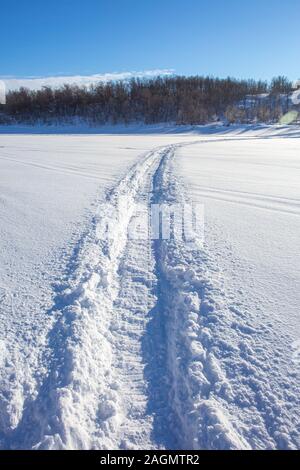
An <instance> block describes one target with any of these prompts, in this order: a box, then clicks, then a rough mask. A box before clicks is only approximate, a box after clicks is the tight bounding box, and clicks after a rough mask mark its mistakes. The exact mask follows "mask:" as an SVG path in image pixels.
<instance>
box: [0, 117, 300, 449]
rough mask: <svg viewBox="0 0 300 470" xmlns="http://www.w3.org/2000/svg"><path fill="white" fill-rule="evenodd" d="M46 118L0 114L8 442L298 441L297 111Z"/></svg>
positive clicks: (0, 409) (188, 444) (0, 302)
mask: <svg viewBox="0 0 300 470" xmlns="http://www.w3.org/2000/svg"><path fill="white" fill-rule="evenodd" d="M20 132H23V134H21V133H20ZM50 132H51V134H50V133H49V129H48V130H47V129H43V128H40V129H39V128H36V129H34V134H30V131H29V130H28V129H21V130H20V128H4V127H2V128H1V129H0V220H1V225H0V237H1V238H0V369H1V379H0V380H1V383H0V444H1V447H2V448H4V449H7V448H42V449H45V448H50V449H57V448H67V449H72V448H75V449H80V448H84V449H89V448H98V449H103V448H121V449H124V448H151V447H152V448H161V447H166V448H189V449H190V448H208V449H210V448H214V449H223V448H225V449H239V448H253V449H255V448H262V449H265V448H299V447H300V429H299V422H300V421H299V418H300V404H299V398H300V386H299V373H300V357H299V356H300V352H299V351H300V318H299V303H300V298H299V297H300V295H299V285H300V282H299V281H300V268H299V266H300V259H299V258H300V255H299V241H298V240H299V235H300V189H299V188H300V160H299V159H300V140H299V137H300V130H299V128H296V127H291V128H283V127H274V128H270V127H265V128H264V127H259V128H256V129H255V128H248V129H247V128H238V127H233V128H222V127H217V128H213V127H204V128H193V129H188V128H174V127H168V128H163V127H155V126H154V127H152V128H146V127H140V128H132V129H131V128H122V127H120V128H118V127H117V128H108V129H107V128H106V129H105V130H102V133H99V134H98V135H97V132H99V131H97V130H93V131H90V130H87V129H85V130H82V129H79V128H78V129H76V128H74V129H72V128H69V129H67V128H62V129H59V130H55V129H51V130H50ZM145 201H146V203H147V204H151V203H156V204H164V203H171V204H173V203H182V202H185V201H189V202H195V203H196V202H198V203H204V206H205V245H204V247H202V246H200V245H199V247H198V248H197V247H193V248H190V247H187V246H185V244H184V242H182V243H181V242H176V241H169V242H168V241H164V242H160V241H151V240H142V241H132V240H128V239H127V233H128V227H129V225H130V223H131V221H132V220H133V219H134V218H135V216H136V213H137V210H138V204H139V203H145ZM107 202H109V203H110V205H115V206H118V207H120V204H122V211H121V216H120V219H119V221H118V224H117V225H116V227H115V231H114V236H113V239H112V240H110V242H109V244H108V245H107V244H104V243H102V241H101V240H100V241H99V239H98V238H97V227H98V225H99V224H100V223H103V221H109V218H110V216H111V214H110V212H109V210H108V209H107V204H106V203H107Z"/></svg>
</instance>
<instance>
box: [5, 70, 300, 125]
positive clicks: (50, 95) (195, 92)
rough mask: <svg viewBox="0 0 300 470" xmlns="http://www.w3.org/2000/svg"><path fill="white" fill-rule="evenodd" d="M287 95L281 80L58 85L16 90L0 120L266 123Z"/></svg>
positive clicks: (282, 106)
mask: <svg viewBox="0 0 300 470" xmlns="http://www.w3.org/2000/svg"><path fill="white" fill-rule="evenodd" d="M292 90H293V86H292V83H291V82H289V80H287V79H286V78H285V77H278V78H276V79H274V80H273V81H272V82H271V83H268V82H265V81H255V80H235V79H232V78H227V79H218V78H211V77H199V76H196V77H180V76H175V77H158V78H155V79H150V80H142V79H132V80H130V81H118V82H109V83H98V84H96V85H92V86H90V87H79V86H75V85H64V86H62V87H61V88H57V89H54V88H50V87H43V88H42V89H40V90H34V91H32V90H29V89H26V88H20V89H19V90H17V91H10V92H9V93H8V94H7V100H6V105H5V106H2V109H1V112H2V113H1V116H2V118H1V119H2V121H3V120H10V121H13V122H26V123H32V124H34V123H36V122H38V121H39V122H43V123H53V122H62V121H74V119H81V120H84V121H87V122H88V123H89V124H91V125H94V124H105V123H113V124H115V123H130V122H144V123H146V124H152V123H159V122H176V123H177V124H204V123H207V122H211V121H216V120H220V119H227V121H228V122H238V121H239V122H244V121H253V120H255V119H259V120H261V121H267V120H270V121H272V120H276V119H278V117H279V116H280V114H283V113H284V112H286V109H288V108H289V99H288V94H289V93H290V92H291V91H292ZM283 95H284V96H285V97H287V98H283Z"/></svg>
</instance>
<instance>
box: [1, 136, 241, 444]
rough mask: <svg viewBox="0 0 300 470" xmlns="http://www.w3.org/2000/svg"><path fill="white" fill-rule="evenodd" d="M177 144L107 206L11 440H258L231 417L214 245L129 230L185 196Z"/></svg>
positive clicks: (141, 167)
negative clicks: (219, 345) (220, 350)
mask: <svg viewBox="0 0 300 470" xmlns="http://www.w3.org/2000/svg"><path fill="white" fill-rule="evenodd" d="M187 144H188V143H186V145H187ZM181 145H182V144H181ZM177 147H178V146H176V145H171V146H167V147H161V148H158V149H154V150H153V151H152V152H150V153H149V154H147V155H146V156H144V157H143V158H142V159H141V160H140V161H139V162H138V163H136V165H134V166H133V167H132V169H131V170H130V171H129V172H128V174H127V175H126V176H125V178H124V179H122V180H121V181H120V182H119V183H118V184H117V185H116V187H115V188H113V189H112V190H111V191H110V193H109V194H108V195H107V200H106V201H105V203H101V204H100V206H99V208H98V211H97V214H96V215H95V218H94V221H93V226H92V227H91V230H90V232H89V233H88V234H87V236H86V237H85V239H84V240H83V242H82V244H81V246H80V247H79V249H78V259H77V269H76V271H75V273H74V277H73V279H72V280H71V281H70V286H69V288H68V289H67V290H66V291H64V292H63V293H62V294H61V295H60V296H59V299H58V300H57V311H56V312H55V316H56V321H55V323H54V326H53V329H52V330H51V332H50V334H49V338H48V345H49V349H50V356H47V358H45V361H47V369H48V374H47V376H46V378H45V380H44V382H43V383H42V384H41V386H40V388H39V389H38V390H37V393H36V397H35V399H34V400H33V401H31V402H30V403H27V404H26V406H25V408H24V413H23V416H22V419H21V421H20V422H19V424H18V426H17V427H16V429H15V430H13V431H12V432H11V433H10V434H9V435H7V436H6V441H5V443H4V444H5V448H13V447H16V448H35V449H112V448H113V449H130V448H133V449H149V448H155V449H157V448H167V449H180V448H188V449H199V448H215V449H218V448H219V449H221V448H225V449H226V448H227V449H241V448H250V445H249V444H248V443H247V441H246V440H245V439H244V437H243V436H242V435H240V433H239V423H238V422H236V423H231V422H230V419H229V418H228V415H227V414H226V404H227V403H228V402H230V400H231V395H232V391H231V389H230V384H229V382H228V381H227V378H226V376H225V374H224V373H223V371H222V369H221V367H220V364H219V362H218V359H217V357H216V356H215V353H214V340H213V333H212V330H211V328H213V323H214V321H215V320H214V318H213V317H214V300H213V299H214V296H215V297H218V282H219V279H218V273H216V277H215V279H213V280H212V278H211V273H210V274H208V271H213V270H210V267H211V266H210V260H209V257H208V255H207V253H205V251H204V250H203V248H202V246H201V245H200V243H199V244H197V240H196V243H195V244H192V245H189V244H186V243H185V240H180V239H176V238H174V239H170V240H152V239H151V236H150V235H149V234H148V233H147V234H146V235H147V236H144V237H141V238H140V239H133V238H132V237H129V236H128V233H129V231H130V229H131V227H132V225H134V224H135V222H136V219H137V216H138V215H139V212H140V204H144V205H146V206H148V207H149V206H150V205H151V204H158V205H161V204H183V203H185V202H186V195H185V194H184V190H183V188H182V187H181V186H180V184H179V183H178V181H177V180H176V178H175V176H174V172H173V171H172V160H173V156H174V153H175V151H176V148H177ZM114 211H116V213H117V217H116V218H115V219H113V218H112V213H113V212H114ZM108 226H110V228H111V232H110V237H109V238H108V239H104V238H102V237H100V236H99V233H102V231H103V228H105V227H108ZM147 230H149V227H148V228H147ZM52 313H53V312H52Z"/></svg>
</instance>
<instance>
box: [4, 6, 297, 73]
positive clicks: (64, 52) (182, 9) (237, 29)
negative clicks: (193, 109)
mask: <svg viewBox="0 0 300 470" xmlns="http://www.w3.org/2000/svg"><path fill="white" fill-rule="evenodd" d="M0 6H1V10H0V15H1V28H0V40H1V42H0V44H1V60H0V76H2V77H3V76H17V77H24V76H51V75H74V74H81V75H89V74H94V73H105V72H123V71H132V70H152V69H174V70H175V71H176V73H178V74H186V75H189V74H205V75H206V74H209V75H219V76H222V77H224V76H228V75H230V76H236V77H254V78H267V79H268V78H271V77H272V76H274V75H278V74H285V75H287V76H289V77H290V78H291V79H296V78H299V76H300V67H299V46H300V15H299V14H300V2H299V0H285V1H282V0H251V1H250V0H239V1H238V0H219V1H218V0H215V1H212V0H210V1H208V0H139V1H137V0H51V1H50V0H48V1H47V0H21V1H20V0H9V1H8V0H5V1H4V0H0Z"/></svg>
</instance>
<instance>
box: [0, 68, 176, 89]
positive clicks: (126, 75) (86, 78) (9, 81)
mask: <svg viewBox="0 0 300 470" xmlns="http://www.w3.org/2000/svg"><path fill="white" fill-rule="evenodd" d="M173 73H174V70H168V69H167V70H159V69H158V70H145V71H142V72H121V73H105V74H95V75H72V76H61V77H28V78H13V77H9V78H5V77H4V78H2V81H3V82H4V83H5V85H6V89H7V90H17V89H19V88H20V87H26V88H29V89H30V90H38V89H39V88H41V87H43V86H50V87H53V88H56V87H59V86H61V85H64V84H66V83H67V84H75V85H85V86H89V85H91V84H93V83H97V82H108V81H111V80H128V79H130V78H133V77H136V78H152V77H157V76H158V75H171V74H173ZM0 78H1V77H0Z"/></svg>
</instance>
